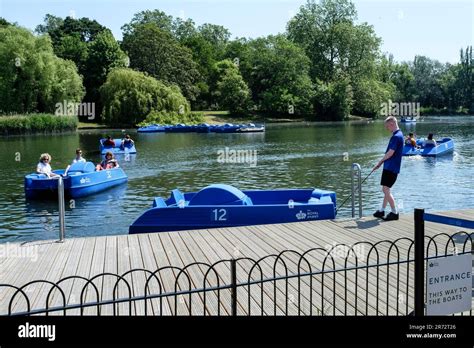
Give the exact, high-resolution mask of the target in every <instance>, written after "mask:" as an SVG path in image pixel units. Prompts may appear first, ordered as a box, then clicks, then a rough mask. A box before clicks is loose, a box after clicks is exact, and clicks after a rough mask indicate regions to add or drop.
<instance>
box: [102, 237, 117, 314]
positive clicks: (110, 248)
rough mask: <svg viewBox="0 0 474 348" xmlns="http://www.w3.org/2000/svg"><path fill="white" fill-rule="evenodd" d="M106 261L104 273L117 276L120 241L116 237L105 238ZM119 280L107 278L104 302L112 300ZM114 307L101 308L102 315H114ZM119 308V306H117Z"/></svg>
mask: <svg viewBox="0 0 474 348" xmlns="http://www.w3.org/2000/svg"><path fill="white" fill-rule="evenodd" d="M105 240H106V242H105V259H104V273H112V274H117V269H118V265H117V243H118V239H117V238H116V237H115V236H106V237H105ZM116 281H117V278H116V277H114V276H106V277H104V279H103V282H102V293H101V299H102V300H112V299H113V290H114V285H115V283H116ZM113 306H114V305H106V306H101V308H100V310H101V315H113ZM116 307H117V306H116Z"/></svg>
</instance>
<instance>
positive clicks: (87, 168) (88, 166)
mask: <svg viewBox="0 0 474 348" xmlns="http://www.w3.org/2000/svg"><path fill="white" fill-rule="evenodd" d="M92 172H95V166H94V163H92V162H78V163H74V164H73V165H71V167H70V168H69V170H68V174H83V173H92Z"/></svg>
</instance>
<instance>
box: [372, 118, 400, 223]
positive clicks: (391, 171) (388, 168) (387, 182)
mask: <svg viewBox="0 0 474 348" xmlns="http://www.w3.org/2000/svg"><path fill="white" fill-rule="evenodd" d="M384 126H385V129H387V130H389V131H390V132H391V133H392V137H391V138H390V142H389V143H388V146H387V150H386V151H385V156H383V158H382V159H381V160H380V161H379V163H377V165H376V166H375V167H374V169H372V171H375V170H377V169H379V168H380V166H381V165H382V163H383V172H382V180H381V181H380V185H382V191H383V193H384V197H383V203H382V208H381V209H379V210H377V211H376V212H375V213H374V216H375V217H377V218H382V219H384V220H385V221H391V220H398V211H397V206H396V205H395V199H394V198H393V196H392V193H391V192H390V188H391V187H392V186H393V184H395V181H397V176H398V173H400V165H401V163H402V151H403V133H402V131H401V130H400V129H399V128H398V122H397V119H396V118H395V117H393V116H390V117H387V119H386V120H385V122H384ZM387 203H388V204H390V208H392V211H391V212H390V213H389V214H388V215H387V216H385V207H386V206H387ZM384 216H385V218H384Z"/></svg>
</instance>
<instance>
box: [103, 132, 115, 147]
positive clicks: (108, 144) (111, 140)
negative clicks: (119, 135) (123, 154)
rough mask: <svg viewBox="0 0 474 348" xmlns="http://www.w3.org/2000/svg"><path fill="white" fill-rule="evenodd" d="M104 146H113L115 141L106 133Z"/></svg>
mask: <svg viewBox="0 0 474 348" xmlns="http://www.w3.org/2000/svg"><path fill="white" fill-rule="evenodd" d="M103 145H104V146H110V147H115V141H114V139H112V137H111V136H110V135H107V138H106V139H105V140H104V142H103Z"/></svg>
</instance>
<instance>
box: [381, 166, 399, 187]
mask: <svg viewBox="0 0 474 348" xmlns="http://www.w3.org/2000/svg"><path fill="white" fill-rule="evenodd" d="M397 176H398V174H396V173H394V172H392V171H390V170H387V169H384V170H383V172H382V180H380V185H382V186H387V187H392V186H393V184H395V181H397Z"/></svg>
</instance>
